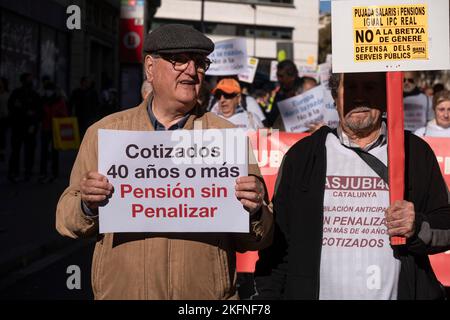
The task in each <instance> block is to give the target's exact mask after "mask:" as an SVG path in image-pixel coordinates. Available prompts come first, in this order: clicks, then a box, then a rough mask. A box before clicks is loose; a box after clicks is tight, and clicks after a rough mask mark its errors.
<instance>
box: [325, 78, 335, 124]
mask: <svg viewBox="0 0 450 320" xmlns="http://www.w3.org/2000/svg"><path fill="white" fill-rule="evenodd" d="M323 89H324V90H323V105H324V115H323V118H324V119H323V122H324V123H325V124H326V125H327V126H329V127H330V128H337V127H338V125H339V114H338V113H337V110H336V105H335V103H334V99H333V96H332V95H331V91H330V90H329V89H328V88H327V87H326V86H324V88H323Z"/></svg>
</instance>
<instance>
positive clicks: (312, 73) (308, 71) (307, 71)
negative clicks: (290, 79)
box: [297, 66, 319, 82]
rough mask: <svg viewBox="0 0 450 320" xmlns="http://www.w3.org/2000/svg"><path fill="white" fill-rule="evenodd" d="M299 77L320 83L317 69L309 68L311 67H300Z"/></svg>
mask: <svg viewBox="0 0 450 320" xmlns="http://www.w3.org/2000/svg"><path fill="white" fill-rule="evenodd" d="M297 68H298V75H299V77H308V78H313V79H315V80H316V81H317V82H319V74H318V72H317V70H316V68H315V67H309V66H298V67H297Z"/></svg>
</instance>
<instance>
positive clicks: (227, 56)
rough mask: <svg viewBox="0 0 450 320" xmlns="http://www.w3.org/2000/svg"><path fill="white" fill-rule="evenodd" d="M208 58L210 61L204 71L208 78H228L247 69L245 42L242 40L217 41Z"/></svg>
mask: <svg viewBox="0 0 450 320" xmlns="http://www.w3.org/2000/svg"><path fill="white" fill-rule="evenodd" d="M208 58H209V59H210V60H211V61H212V63H211V66H210V67H209V69H208V71H206V74H207V75H209V76H228V75H236V74H239V73H241V72H244V71H245V70H246V68H247V41H246V40H245V39H244V38H236V39H229V40H223V41H218V42H216V43H215V47H214V51H213V52H212V53H211V54H210V55H209V56H208Z"/></svg>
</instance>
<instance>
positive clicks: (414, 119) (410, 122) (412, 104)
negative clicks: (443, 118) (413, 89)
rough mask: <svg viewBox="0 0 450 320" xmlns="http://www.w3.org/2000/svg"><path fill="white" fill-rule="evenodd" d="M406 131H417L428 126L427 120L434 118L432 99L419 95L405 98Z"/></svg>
mask: <svg viewBox="0 0 450 320" xmlns="http://www.w3.org/2000/svg"><path fill="white" fill-rule="evenodd" d="M403 105H404V111H403V112H404V114H405V130H409V131H412V132H414V131H416V130H417V129H419V128H421V127H424V126H426V124H427V120H431V119H432V118H434V115H433V108H432V102H431V98H430V97H428V96H426V95H425V94H418V95H414V96H408V97H404V98H403Z"/></svg>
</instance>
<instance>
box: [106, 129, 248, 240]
mask: <svg viewBox="0 0 450 320" xmlns="http://www.w3.org/2000/svg"><path fill="white" fill-rule="evenodd" d="M247 148H248V142H247V136H246V134H245V131H243V130H241V129H221V130H219V129H209V130H174V131H126V130H99V132H98V149H99V163H98V168H99V172H100V173H101V174H103V175H105V176H106V177H107V178H108V179H109V181H110V182H111V184H112V185H113V186H114V193H113V195H112V197H111V198H110V199H109V200H108V203H107V204H106V205H105V206H103V207H100V209H99V219H100V233H112V232H249V214H248V212H247V211H245V209H244V208H243V206H242V204H241V203H240V202H239V200H237V199H236V196H235V183H236V179H237V178H238V177H239V176H247V174H248V158H247V157H248V155H247V152H248V151H247V150H248V149H247Z"/></svg>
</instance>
